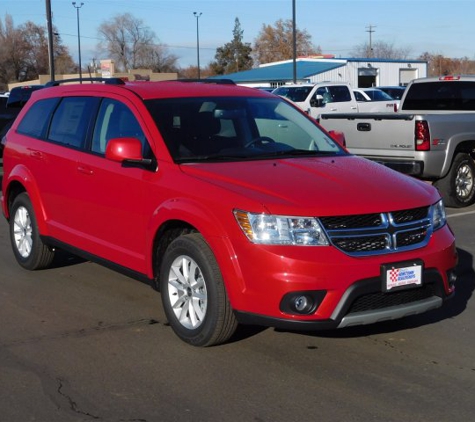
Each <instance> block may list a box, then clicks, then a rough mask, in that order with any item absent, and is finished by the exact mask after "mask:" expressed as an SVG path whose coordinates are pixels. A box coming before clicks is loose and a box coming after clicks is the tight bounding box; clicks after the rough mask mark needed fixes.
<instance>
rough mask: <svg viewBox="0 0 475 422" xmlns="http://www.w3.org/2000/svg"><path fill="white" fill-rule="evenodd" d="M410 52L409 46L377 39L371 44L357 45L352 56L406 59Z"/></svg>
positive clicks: (351, 53)
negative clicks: (399, 45) (397, 45)
mask: <svg viewBox="0 0 475 422" xmlns="http://www.w3.org/2000/svg"><path fill="white" fill-rule="evenodd" d="M410 54H411V48H409V47H399V48H397V47H395V46H394V44H392V43H387V42H384V41H376V42H374V43H371V45H369V43H363V44H360V45H357V46H356V47H354V48H353V50H352V51H351V52H350V57H357V58H363V57H364V58H369V57H371V58H376V59H394V60H406V59H408V58H409V56H410Z"/></svg>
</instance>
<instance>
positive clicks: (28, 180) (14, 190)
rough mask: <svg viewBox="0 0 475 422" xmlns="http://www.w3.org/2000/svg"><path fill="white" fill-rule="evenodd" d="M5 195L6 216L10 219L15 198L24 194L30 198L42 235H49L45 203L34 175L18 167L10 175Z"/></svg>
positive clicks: (22, 167)
mask: <svg viewBox="0 0 475 422" xmlns="http://www.w3.org/2000/svg"><path fill="white" fill-rule="evenodd" d="M5 186H6V188H5V192H4V193H3V194H4V203H3V206H4V210H3V211H4V214H5V217H6V218H7V219H10V209H11V206H12V204H13V201H14V200H15V198H16V197H17V196H18V195H19V194H20V193H23V192H26V193H27V194H28V196H29V197H30V201H31V205H32V206H33V209H34V210H35V214H36V219H37V224H38V229H39V231H40V233H41V234H42V235H45V234H47V228H46V212H45V209H44V206H43V201H42V200H41V197H40V195H39V194H38V192H39V190H38V186H37V184H36V181H35V179H34V178H33V176H32V174H31V173H30V172H29V171H28V169H27V168H25V167H24V166H18V167H16V168H15V169H13V171H12V172H11V173H10V174H9V177H8V182H7V183H6V184H5Z"/></svg>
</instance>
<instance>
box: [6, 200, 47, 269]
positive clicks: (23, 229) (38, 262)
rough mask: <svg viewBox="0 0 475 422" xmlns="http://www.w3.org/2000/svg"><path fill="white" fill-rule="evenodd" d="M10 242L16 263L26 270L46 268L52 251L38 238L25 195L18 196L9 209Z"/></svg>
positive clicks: (35, 223) (36, 225) (35, 224)
mask: <svg viewBox="0 0 475 422" xmlns="http://www.w3.org/2000/svg"><path fill="white" fill-rule="evenodd" d="M10 241H11V244H12V249H13V254H14V255H15V258H16V260H17V261H18V263H19V264H20V265H21V266H22V267H23V268H25V269H27V270H40V269H44V268H48V267H49V266H50V265H51V262H52V261H53V258H54V251H53V250H52V249H51V248H50V247H48V246H47V245H45V244H44V243H43V241H42V240H41V238H40V233H39V230H38V224H37V222H36V216H35V213H34V211H33V206H32V205H31V201H30V197H29V196H28V194H27V193H21V194H19V195H18V196H17V197H16V198H15V200H14V201H13V204H12V207H11V209H10Z"/></svg>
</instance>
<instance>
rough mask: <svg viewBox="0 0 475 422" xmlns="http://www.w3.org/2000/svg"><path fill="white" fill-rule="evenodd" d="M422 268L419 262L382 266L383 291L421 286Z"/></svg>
mask: <svg viewBox="0 0 475 422" xmlns="http://www.w3.org/2000/svg"><path fill="white" fill-rule="evenodd" d="M422 267H423V263H422V261H420V260H416V261H406V262H398V263H394V264H386V265H382V268H381V275H382V279H383V291H385V292H390V291H394V290H399V289H405V288H410V287H418V286H421V285H422Z"/></svg>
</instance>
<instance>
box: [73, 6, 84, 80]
mask: <svg viewBox="0 0 475 422" xmlns="http://www.w3.org/2000/svg"><path fill="white" fill-rule="evenodd" d="M73 6H74V8H75V9H76V16H77V21H78V55H79V79H82V64H81V33H80V31H79V9H80V8H81V7H83V6H84V3H81V4H79V6H78V5H77V3H76V2H75V1H73Z"/></svg>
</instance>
